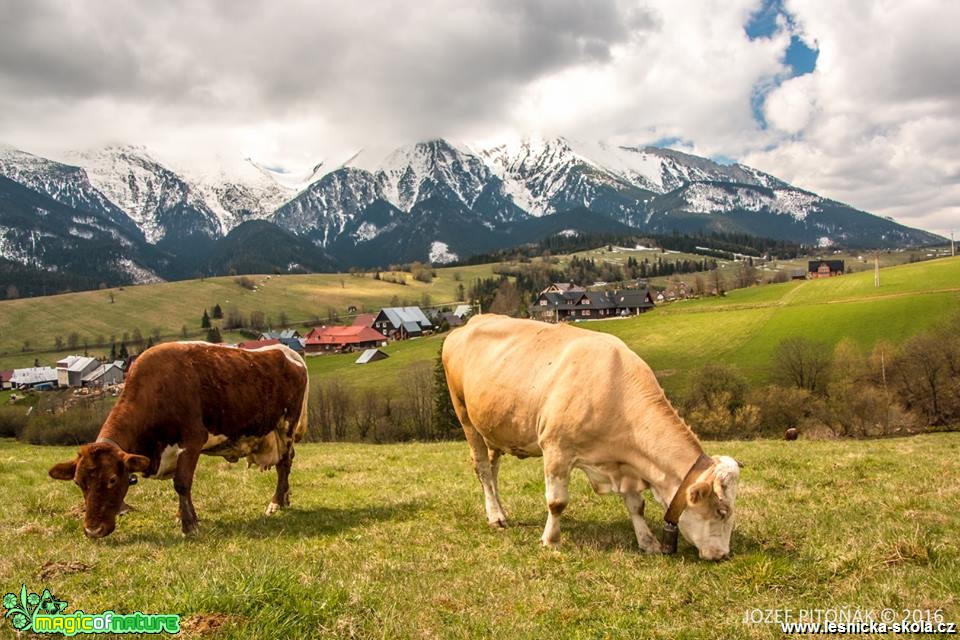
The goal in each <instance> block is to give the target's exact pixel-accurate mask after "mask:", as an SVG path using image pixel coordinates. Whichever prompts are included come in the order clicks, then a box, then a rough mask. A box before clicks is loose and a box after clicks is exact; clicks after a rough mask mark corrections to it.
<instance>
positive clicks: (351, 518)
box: [107, 502, 421, 546]
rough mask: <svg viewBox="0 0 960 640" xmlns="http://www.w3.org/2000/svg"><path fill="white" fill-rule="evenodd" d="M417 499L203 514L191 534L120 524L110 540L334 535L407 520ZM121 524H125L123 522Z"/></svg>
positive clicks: (166, 542)
mask: <svg viewBox="0 0 960 640" xmlns="http://www.w3.org/2000/svg"><path fill="white" fill-rule="evenodd" d="M420 508H421V505H420V503H418V502H402V503H398V504H390V505H373V506H358V507H352V508H348V509H336V508H328V507H317V508H311V509H301V508H297V507H289V508H287V509H284V510H282V511H280V512H279V513H276V514H274V515H272V516H265V515H263V513H262V512H261V513H259V514H257V513H251V514H250V515H249V517H239V516H236V517H234V516H227V517H216V516H210V517H208V518H204V517H203V514H202V513H200V514H199V515H200V531H199V532H198V533H197V534H195V535H193V536H190V537H185V536H183V535H182V534H181V533H180V525H179V523H175V522H173V521H172V519H171V521H170V523H169V525H164V526H163V527H158V528H156V529H154V530H149V531H136V532H133V533H131V534H129V535H123V534H122V533H121V531H120V527H119V526H118V531H117V533H120V534H121V535H119V536H118V535H117V534H116V533H115V534H114V535H113V536H110V538H108V539H107V541H108V543H109V542H114V541H115V544H117V545H128V544H139V543H149V544H156V545H161V546H176V545H179V544H189V543H191V542H194V541H196V542H199V543H206V542H209V541H211V540H217V539H226V538H232V537H237V536H240V537H244V538H251V539H261V538H277V537H289V538H300V539H303V538H310V537H326V536H333V535H337V534H339V533H342V532H344V531H348V530H350V529H355V528H357V527H363V526H365V525H369V524H374V523H377V522H386V521H391V520H393V521H401V520H408V519H410V518H412V517H414V516H415V515H416V514H417V513H418V512H419V511H420ZM120 526H122V525H120Z"/></svg>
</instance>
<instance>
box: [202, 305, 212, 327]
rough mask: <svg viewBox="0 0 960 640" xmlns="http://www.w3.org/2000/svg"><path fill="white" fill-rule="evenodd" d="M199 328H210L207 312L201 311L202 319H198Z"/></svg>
mask: <svg viewBox="0 0 960 640" xmlns="http://www.w3.org/2000/svg"><path fill="white" fill-rule="evenodd" d="M200 328H201V329H209V328H210V316H209V315H207V310H206V309H204V310H203V317H202V318H201V319H200Z"/></svg>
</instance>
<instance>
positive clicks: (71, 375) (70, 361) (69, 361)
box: [57, 356, 100, 387]
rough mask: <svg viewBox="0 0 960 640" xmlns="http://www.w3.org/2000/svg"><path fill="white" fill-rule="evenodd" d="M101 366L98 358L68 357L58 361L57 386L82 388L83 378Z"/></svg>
mask: <svg viewBox="0 0 960 640" xmlns="http://www.w3.org/2000/svg"><path fill="white" fill-rule="evenodd" d="M99 366H100V362H99V361H98V360H97V359H96V358H90V357H87V356H67V357H66V358H62V359H60V360H58V361H57V384H58V385H59V386H61V387H81V386H83V377H84V376H85V375H87V374H88V373H90V372H91V371H93V370H94V369H96V368H97V367H99Z"/></svg>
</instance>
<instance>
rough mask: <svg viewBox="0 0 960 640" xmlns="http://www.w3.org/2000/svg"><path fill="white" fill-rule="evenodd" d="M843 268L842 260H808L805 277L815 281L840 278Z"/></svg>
mask: <svg viewBox="0 0 960 640" xmlns="http://www.w3.org/2000/svg"><path fill="white" fill-rule="evenodd" d="M843 267H844V264H843V260H810V261H809V262H808V263H807V277H808V278H810V279H814V280H815V279H817V278H832V277H834V276H842V275H843Z"/></svg>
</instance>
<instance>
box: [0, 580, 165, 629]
mask: <svg viewBox="0 0 960 640" xmlns="http://www.w3.org/2000/svg"><path fill="white" fill-rule="evenodd" d="M3 607H4V609H6V614H5V615H4V618H7V619H9V620H10V624H11V625H13V628H14V629H16V630H17V631H32V632H34V633H49V634H61V635H65V636H75V635H77V634H78V633H164V632H166V633H179V631H180V616H179V615H177V614H167V613H161V614H148V613H140V612H139V611H137V612H134V613H130V614H119V613H114V612H113V611H104V612H103V613H84V612H83V611H76V612H74V613H69V614H68V613H64V611H65V610H66V608H67V602H66V601H65V600H58V599H57V598H56V596H54V595H53V594H52V593H50V590H49V589H44V590H43V593H41V594H36V593H32V592H30V593H28V592H27V585H25V584H24V585H21V587H20V595H19V597H18V596H17V594H15V593H8V594H6V595H4V596H3Z"/></svg>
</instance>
